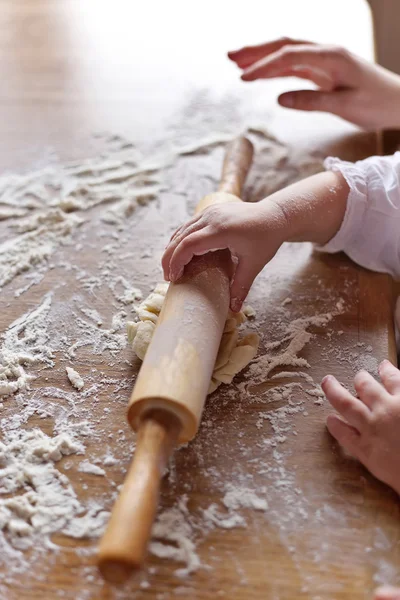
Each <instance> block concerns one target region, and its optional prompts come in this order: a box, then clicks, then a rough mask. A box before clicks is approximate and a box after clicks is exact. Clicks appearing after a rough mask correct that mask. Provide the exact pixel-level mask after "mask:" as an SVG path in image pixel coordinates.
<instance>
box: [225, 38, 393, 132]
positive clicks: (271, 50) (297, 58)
mask: <svg viewBox="0 0 400 600" xmlns="http://www.w3.org/2000/svg"><path fill="white" fill-rule="evenodd" d="M228 57H229V58H230V59H231V60H232V61H233V62H235V63H236V64H237V66H238V67H239V68H240V69H242V70H243V73H242V75H241V78H242V80H243V81H255V80H257V79H271V78H275V77H299V78H300V79H307V80H308V81H312V82H313V83H314V84H315V85H316V86H317V89H316V90H296V91H293V92H285V93H284V94H281V95H280V96H279V98H278V102H279V104H281V105H282V106H284V107H286V108H295V109H297V110H307V111H322V112H329V113H333V114H335V115H337V116H339V117H342V118H343V119H346V120H347V121H350V122H351V123H355V124H356V125H359V126H361V127H364V128H366V129H374V128H389V129H390V128H397V127H399V126H400V111H399V104H400V76H398V75H395V74H394V73H391V72H390V71H388V70H387V69H384V68H383V67H380V66H378V65H375V64H373V63H369V62H367V61H366V60H363V59H362V58H359V57H358V56H355V55H354V54H352V53H351V52H349V51H348V50H346V49H345V48H341V47H336V46H323V45H320V44H314V43H312V42H308V41H304V40H292V39H290V38H281V39H279V40H275V41H272V42H268V43H266V44H262V45H260V46H248V47H245V48H242V49H240V50H236V51H233V52H229V53H228ZM382 103H384V105H385V108H384V110H382Z"/></svg>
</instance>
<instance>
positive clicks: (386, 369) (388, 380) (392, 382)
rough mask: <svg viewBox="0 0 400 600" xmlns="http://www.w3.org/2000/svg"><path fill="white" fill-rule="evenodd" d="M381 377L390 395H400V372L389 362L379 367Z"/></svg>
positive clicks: (385, 361)
mask: <svg viewBox="0 0 400 600" xmlns="http://www.w3.org/2000/svg"><path fill="white" fill-rule="evenodd" d="M379 376H380V378H381V380H382V383H383V385H384V386H385V388H386V390H387V391H388V392H389V394H393V395H394V394H400V371H399V369H396V367H394V366H393V365H392V363H391V362H389V361H388V360H384V361H383V362H381V364H380V365H379Z"/></svg>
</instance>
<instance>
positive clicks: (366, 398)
mask: <svg viewBox="0 0 400 600" xmlns="http://www.w3.org/2000/svg"><path fill="white" fill-rule="evenodd" d="M354 388H355V390H356V392H357V395H358V397H359V399H360V400H361V401H362V402H364V404H366V405H367V406H368V407H369V408H370V409H371V410H372V409H373V408H374V406H376V404H377V403H380V402H381V401H382V398H384V397H385V396H387V397H389V396H388V393H387V392H386V390H385V389H384V388H383V386H382V385H381V384H380V383H378V382H377V381H376V380H375V379H374V378H373V377H372V375H370V374H369V373H368V372H367V371H364V370H362V371H359V372H358V373H357V375H356V376H355V377H354Z"/></svg>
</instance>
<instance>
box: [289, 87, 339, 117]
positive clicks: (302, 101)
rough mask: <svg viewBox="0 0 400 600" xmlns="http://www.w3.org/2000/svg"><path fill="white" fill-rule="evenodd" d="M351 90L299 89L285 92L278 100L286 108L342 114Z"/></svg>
mask: <svg viewBox="0 0 400 600" xmlns="http://www.w3.org/2000/svg"><path fill="white" fill-rule="evenodd" d="M349 93H350V92H348V91H345V90H342V91H334V92H320V91H317V90H298V91H296V92H285V93H284V94H281V95H280V96H279V98H278V102H279V104H280V105H281V106H284V107H285V108H294V109H296V110H307V111H320V112H328V113H332V114H335V115H341V114H342V113H343V108H344V106H346V103H347V102H348V95H349Z"/></svg>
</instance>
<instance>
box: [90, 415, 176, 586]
mask: <svg viewBox="0 0 400 600" xmlns="http://www.w3.org/2000/svg"><path fill="white" fill-rule="evenodd" d="M180 428H181V424H180V422H179V420H178V419H177V418H176V417H175V416H174V415H172V414H171V413H169V412H166V411H159V410H158V411H157V410H153V411H150V412H149V413H148V414H146V415H144V416H143V419H142V422H141V426H140V430H139V433H138V439H137V448H136V452H135V455H134V458H133V461H132V463H131V466H130V468H129V470H128V473H127V476H126V479H125V482H124V485H123V488H122V491H121V493H120V495H119V497H118V499H117V501H116V503H115V505H114V508H113V512H112V515H111V519H110V522H109V524H108V527H107V531H106V533H105V535H104V537H103V539H102V541H101V544H100V548H99V556H98V565H99V569H100V571H101V573H102V575H103V577H104V578H105V579H107V580H108V581H111V582H113V583H123V582H124V581H126V580H127V579H128V578H129V577H130V575H131V574H132V572H133V571H135V570H136V569H138V568H139V567H140V566H141V565H142V564H143V562H144V559H145V555H146V551H147V545H148V541H149V539H150V535H151V528H152V526H153V523H154V519H155V516H156V512H157V506H158V500H159V494H160V482H161V479H162V477H163V475H164V472H165V469H166V467H167V465H168V461H169V458H170V456H171V454H172V451H173V449H174V447H175V445H176V442H177V439H178V436H179V432H180Z"/></svg>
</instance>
